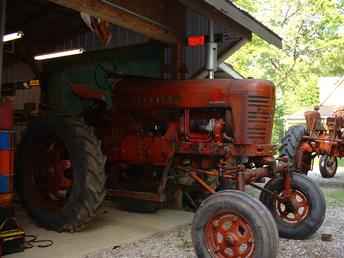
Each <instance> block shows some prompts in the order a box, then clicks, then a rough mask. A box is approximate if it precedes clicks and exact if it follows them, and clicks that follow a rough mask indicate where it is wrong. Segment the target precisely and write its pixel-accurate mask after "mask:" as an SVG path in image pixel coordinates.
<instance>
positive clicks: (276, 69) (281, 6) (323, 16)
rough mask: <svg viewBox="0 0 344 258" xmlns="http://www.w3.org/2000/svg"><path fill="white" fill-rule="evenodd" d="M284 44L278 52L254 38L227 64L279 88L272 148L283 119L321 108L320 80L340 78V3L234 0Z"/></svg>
mask: <svg viewBox="0 0 344 258" xmlns="http://www.w3.org/2000/svg"><path fill="white" fill-rule="evenodd" d="M235 4H236V5H238V6H239V7H241V8H243V9H246V10H247V11H249V12H250V13H251V14H252V15H253V16H255V17H256V18H257V19H258V20H259V21H261V22H263V23H264V24H265V25H267V26H268V27H269V28H271V29H272V30H273V31H275V32H276V33H277V34H278V35H280V36H281V37H282V38H283V48H282V49H277V48H275V47H273V46H271V45H269V44H268V43H266V42H265V41H263V40H262V39H260V38H258V37H257V36H253V38H252V42H251V43H249V44H247V45H246V46H245V47H243V48H242V49H241V50H240V51H238V52H237V53H236V54H235V55H233V56H232V57H231V58H230V59H229V62H230V63H231V64H232V65H233V66H234V68H235V69H237V70H238V71H239V72H241V73H242V74H243V75H245V76H246V77H254V78H264V79H268V80H271V81H273V82H274V84H275V85H276V87H277V108H276V110H277V112H276V121H275V130H274V142H278V141H279V138H280V136H281V135H282V133H283V127H282V126H283V123H282V117H283V116H284V115H286V114H290V113H292V112H294V111H296V110H297V109H299V108H300V107H305V106H312V105H314V104H318V103H319V92H318V88H317V82H318V79H319V77H321V76H342V75H344V0H255V1H253V0H237V1H235Z"/></svg>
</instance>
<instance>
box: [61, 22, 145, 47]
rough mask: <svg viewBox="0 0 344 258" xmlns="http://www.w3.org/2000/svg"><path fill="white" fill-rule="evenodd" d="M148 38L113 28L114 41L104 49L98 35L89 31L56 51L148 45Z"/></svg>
mask: <svg viewBox="0 0 344 258" xmlns="http://www.w3.org/2000/svg"><path fill="white" fill-rule="evenodd" d="M147 41H148V38H146V37H145V36H144V35H141V34H139V33H136V32H133V31H129V30H127V29H124V28H120V27H118V26H112V39H111V41H110V43H109V45H108V46H106V47H104V46H103V45H102V44H101V42H100V41H99V39H98V38H97V36H96V34H95V33H93V32H91V31H89V32H84V33H80V34H79V35H77V36H75V37H74V38H73V39H71V40H66V41H64V42H63V43H62V44H59V45H57V46H56V48H55V49H56V51H61V50H65V49H71V48H84V49H85V50H88V51H92V50H100V49H109V48H115V47H123V46H130V45H135V44H141V43H146V42H147Z"/></svg>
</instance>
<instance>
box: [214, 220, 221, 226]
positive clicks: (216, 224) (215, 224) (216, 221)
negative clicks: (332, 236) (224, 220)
mask: <svg viewBox="0 0 344 258" xmlns="http://www.w3.org/2000/svg"><path fill="white" fill-rule="evenodd" d="M219 226H220V224H219V221H218V220H214V222H213V227H214V228H218V227H219Z"/></svg>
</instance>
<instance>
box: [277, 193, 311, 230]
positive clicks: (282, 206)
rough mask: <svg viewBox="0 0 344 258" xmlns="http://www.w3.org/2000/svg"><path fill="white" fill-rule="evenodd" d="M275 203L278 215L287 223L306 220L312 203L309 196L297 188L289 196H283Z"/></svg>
mask: <svg viewBox="0 0 344 258" xmlns="http://www.w3.org/2000/svg"><path fill="white" fill-rule="evenodd" d="M283 195H284V193H281V194H280V197H281V199H284V200H283V201H282V200H280V199H278V200H276V203H275V208H276V211H277V215H278V216H279V217H280V218H281V219H282V220H283V221H284V222H286V223H290V224H298V223H300V222H302V221H303V220H305V219H306V218H307V217H308V215H309V213H310V205H309V201H308V199H307V197H306V196H305V195H304V194H303V193H302V192H300V191H298V190H295V191H293V192H292V193H291V194H289V196H288V197H283Z"/></svg>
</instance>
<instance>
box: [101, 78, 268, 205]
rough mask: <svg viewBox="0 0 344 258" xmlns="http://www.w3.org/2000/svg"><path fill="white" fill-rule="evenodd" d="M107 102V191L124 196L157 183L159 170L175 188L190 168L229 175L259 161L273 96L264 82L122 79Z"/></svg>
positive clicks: (187, 181) (150, 188)
mask: <svg viewBox="0 0 344 258" xmlns="http://www.w3.org/2000/svg"><path fill="white" fill-rule="evenodd" d="M113 103H115V104H114V106H113V110H112V121H113V122H112V123H113V124H112V126H108V128H109V129H107V131H106V132H105V133H103V135H104V137H105V138H104V139H103V145H104V150H105V153H106V156H107V157H108V163H110V164H111V165H110V167H112V170H114V171H113V173H110V175H109V177H110V180H109V184H110V185H109V188H111V189H113V191H112V194H113V195H114V196H119V197H123V196H127V197H132V196H133V193H129V192H126V191H127V189H134V190H135V193H134V195H135V197H137V196H136V195H137V194H140V193H142V192H147V191H149V192H152V191H154V190H153V189H154V188H156V187H164V185H161V184H162V182H161V178H162V177H164V171H165V170H166V171H167V170H172V171H173V173H174V174H175V176H176V178H175V183H176V184H177V185H178V184H183V185H187V186H191V185H193V184H194V182H193V181H194V180H192V178H191V179H190V177H189V176H187V174H188V173H187V171H188V170H190V169H191V168H196V169H201V170H204V171H205V172H206V173H211V171H212V170H214V169H215V170H217V169H218V168H219V167H220V166H225V167H226V169H231V170H233V172H236V171H239V165H241V164H243V165H244V166H262V165H264V164H265V162H266V160H265V159H268V158H269V157H272V155H273V146H272V145H271V144H270V142H271V132H272V123H273V114H274V104H275V100H274V87H273V85H272V84H271V83H270V82H268V81H260V80H192V81H191V80H190V81H188V80H186V81H160V80H138V79H137V80H134V79H130V80H122V81H119V82H118V83H117V84H115V85H114V89H113ZM221 164H222V165H221ZM207 178H208V177H207V175H206V174H205V175H204V178H203V179H204V180H207ZM194 179H195V178H194ZM138 180H141V183H139V184H138V182H137V181H138ZM196 180H197V179H196ZM153 182H155V187H154V183H153ZM207 182H208V183H209V181H207ZM210 183H212V184H213V183H214V184H218V182H210ZM127 184H128V185H127ZM163 184H164V183H163ZM124 185H125V188H126V190H124V188H123V187H124ZM214 187H215V188H216V187H218V186H215V185H214ZM155 192H156V191H155ZM161 194H162V193H161ZM148 197H153V196H148ZM154 198H156V199H158V200H162V199H164V198H165V197H162V196H161V195H157V196H154Z"/></svg>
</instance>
